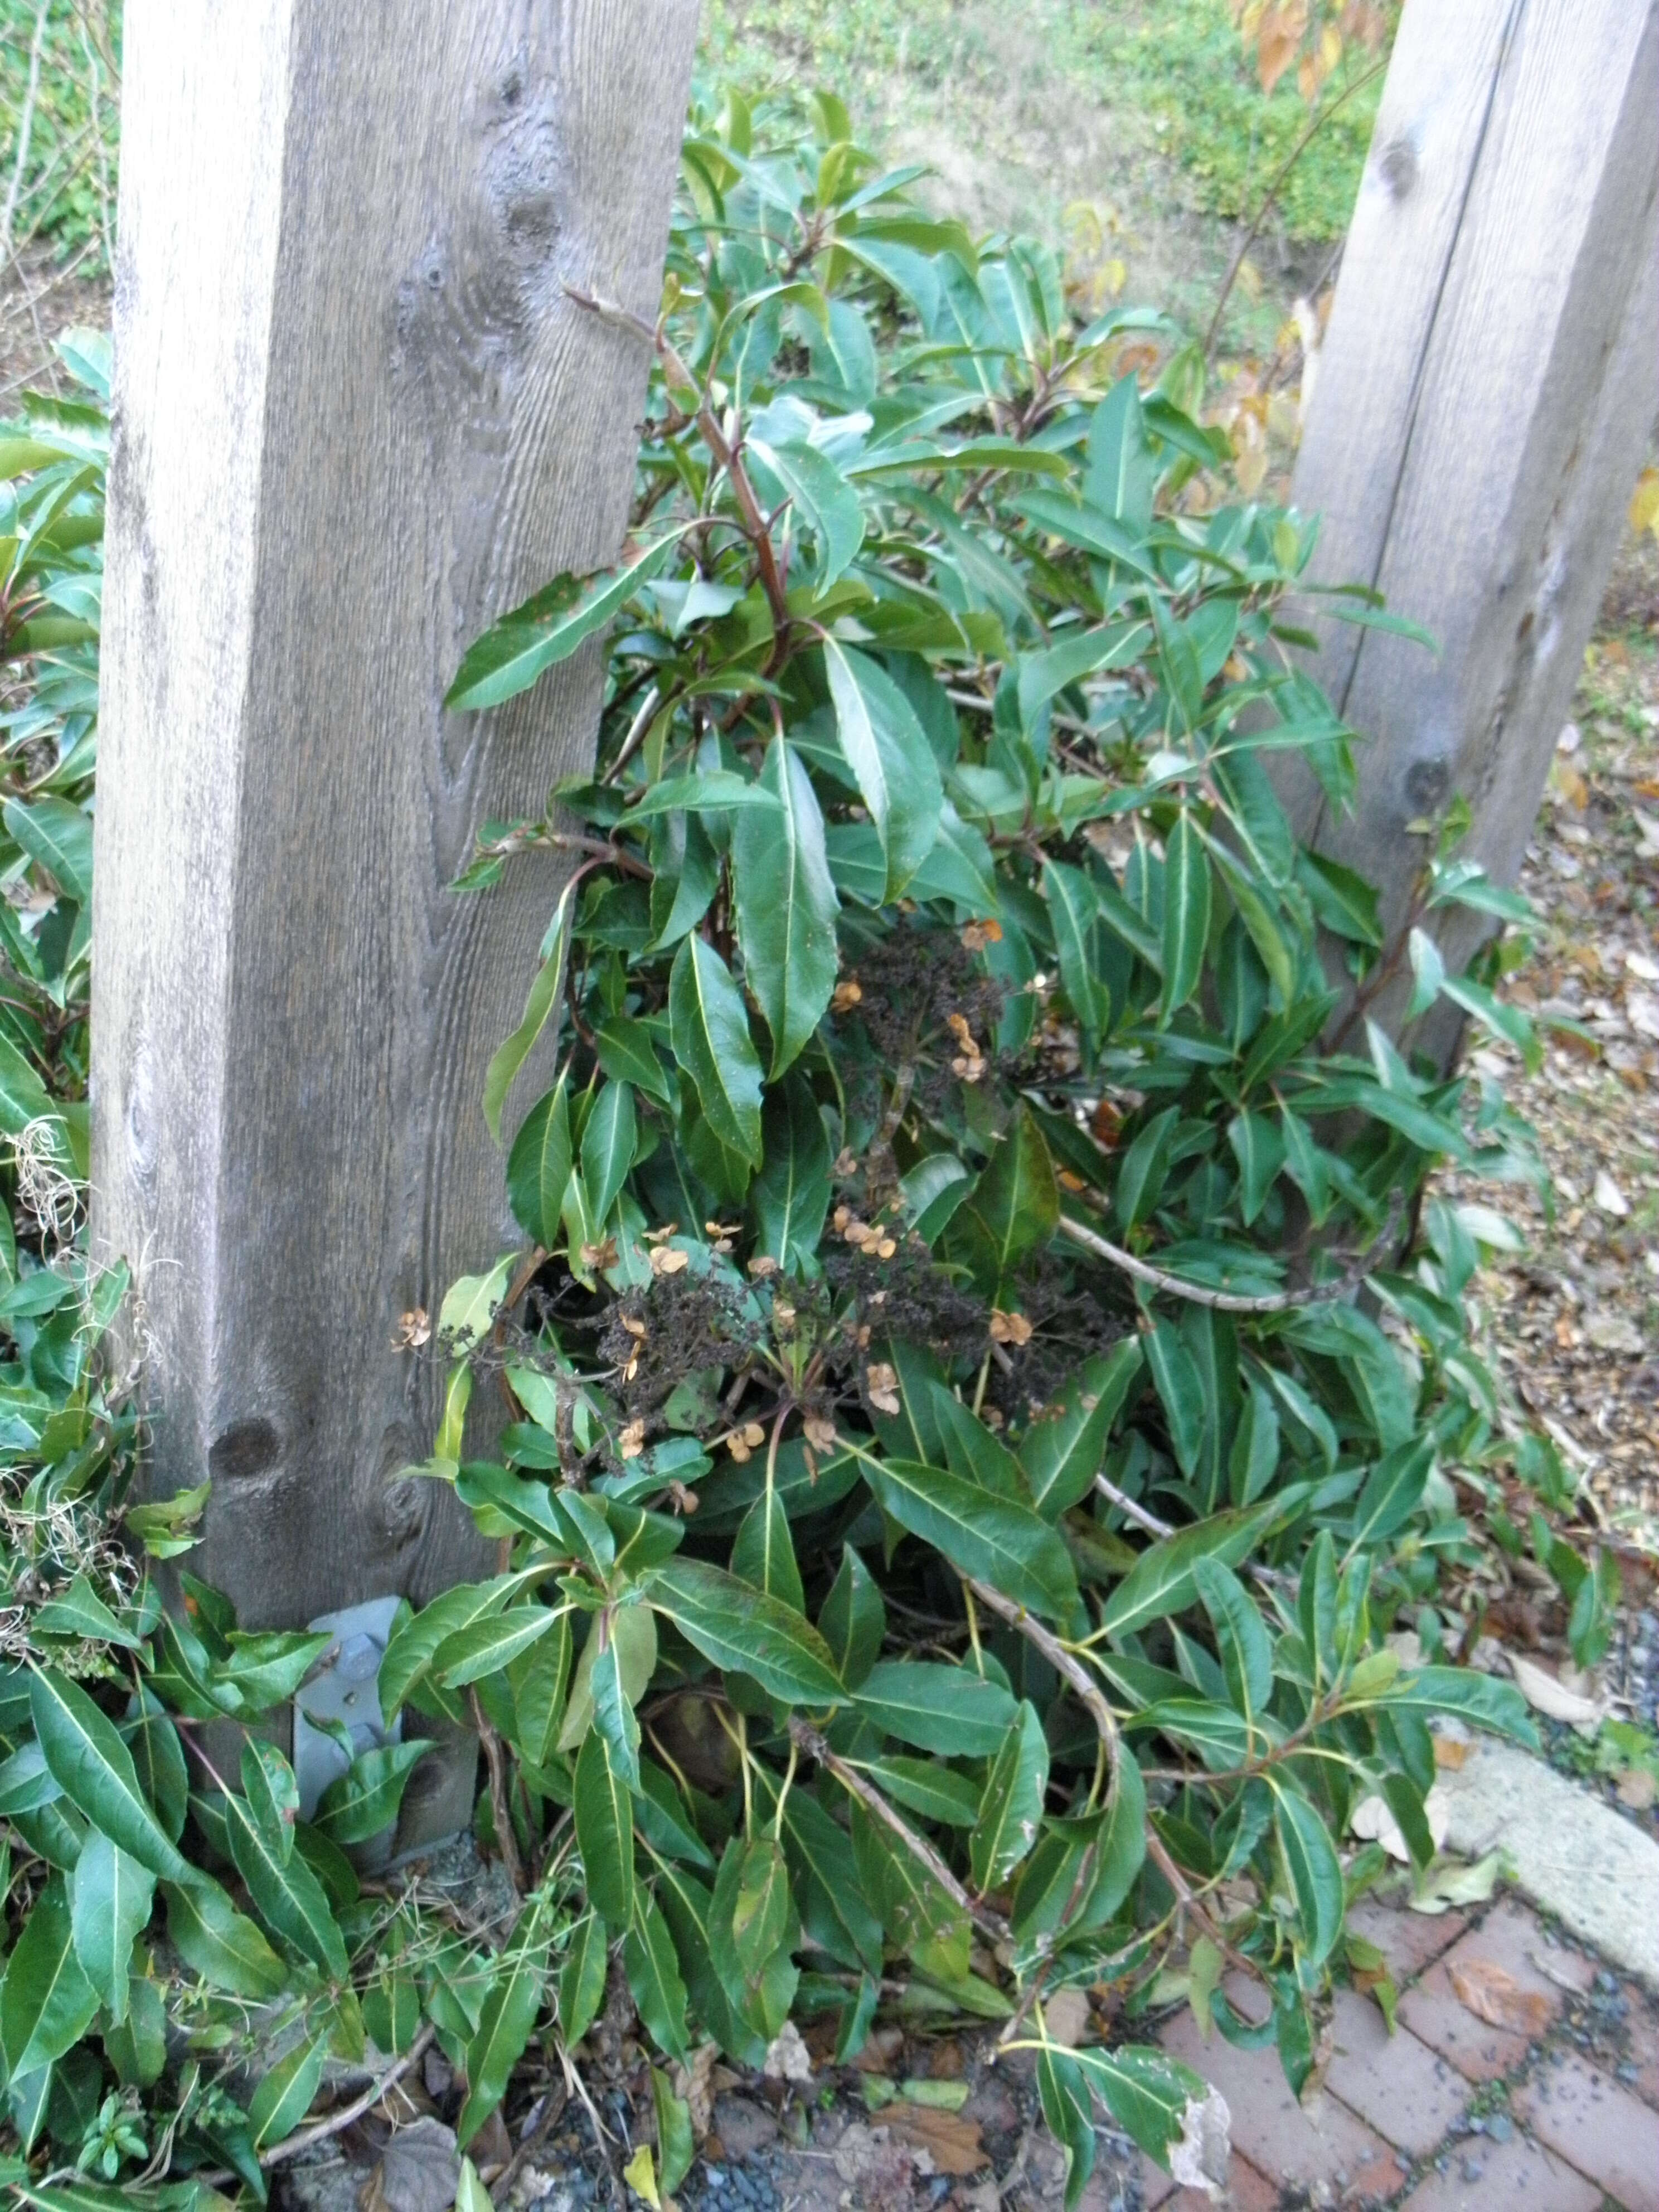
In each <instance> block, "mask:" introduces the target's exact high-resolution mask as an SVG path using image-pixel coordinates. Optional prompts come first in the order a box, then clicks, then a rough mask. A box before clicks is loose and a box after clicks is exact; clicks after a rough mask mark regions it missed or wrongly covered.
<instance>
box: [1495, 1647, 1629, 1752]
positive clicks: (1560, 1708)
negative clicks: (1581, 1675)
mask: <svg viewBox="0 0 1659 2212" xmlns="http://www.w3.org/2000/svg"><path fill="white" fill-rule="evenodd" d="M1504 1656H1506V1657H1507V1659H1508V1660H1509V1662H1510V1673H1511V1674H1513V1675H1514V1677H1515V1682H1516V1688H1517V1689H1518V1690H1519V1691H1520V1692H1521V1694H1522V1697H1523V1698H1524V1699H1526V1701H1527V1703H1528V1705H1530V1706H1531V1707H1532V1708H1533V1710H1534V1712H1540V1713H1545V1714H1547V1716H1548V1717H1549V1718H1550V1719H1551V1720H1553V1721H1565V1723H1567V1725H1568V1726H1569V1727H1570V1728H1575V1729H1580V1730H1582V1731H1583V1732H1584V1733H1585V1734H1587V1735H1595V1731H1596V1730H1597V1729H1599V1728H1600V1727H1601V1723H1602V1721H1603V1720H1604V1719H1605V1718H1606V1717H1607V1705H1606V1703H1605V1701H1604V1700H1603V1699H1601V1698H1587V1697H1585V1696H1584V1694H1583V1692H1582V1691H1579V1690H1571V1689H1569V1688H1568V1687H1567V1686H1566V1684H1565V1682H1562V1681H1560V1680H1558V1679H1557V1677H1556V1676H1555V1675H1553V1674H1551V1672H1550V1670H1549V1668H1547V1667H1541V1666H1540V1665H1539V1664H1538V1662H1537V1661H1536V1660H1534V1659H1523V1658H1522V1656H1521V1655H1520V1653H1519V1652H1518V1651H1510V1652H1508V1653H1506V1654H1505V1655H1504Z"/></svg>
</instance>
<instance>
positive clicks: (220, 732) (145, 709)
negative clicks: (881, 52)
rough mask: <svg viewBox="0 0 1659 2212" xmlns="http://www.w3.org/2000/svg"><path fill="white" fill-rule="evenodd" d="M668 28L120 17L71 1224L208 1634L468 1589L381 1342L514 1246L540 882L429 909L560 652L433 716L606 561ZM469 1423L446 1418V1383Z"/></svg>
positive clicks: (636, 357)
mask: <svg viewBox="0 0 1659 2212" xmlns="http://www.w3.org/2000/svg"><path fill="white" fill-rule="evenodd" d="M695 29H696V0H465V4H464V5H456V4H454V0H398V4H397V5H395V6H394V5H392V0H357V4H356V5H353V6H347V7H343V6H341V5H339V4H338V0H130V4H129V7H128V11H127V19H126V81H125V118H124V130H123V146H122V163H121V195H120V252H119V260H118V270H117V277H116V390H115V406H114V448H113V456H112V467H111V474H110V500H109V539H108V596H107V602H106V627H105V634H104V659H103V697H102V708H103V723H102V758H101V761H100V774H99V793H98V817H97V871H96V880H97V902H96V909H95V927H96V933H97V946H98V951H97V961H96V981H95V985H94V1014H93V1024H94V1035H95V1037H96V1039H97V1042H96V1046H95V1048H94V1137H93V1163H94V1165H93V1175H94V1231H95V1240H96V1245H97V1247H98V1249H100V1250H101V1251H102V1252H104V1253H106V1254H112V1253H120V1254H125V1255H126V1256H127V1257H128V1258H129V1259H130V1261H131V1263H132V1266H133V1267H134V1270H135V1273H136V1278H137V1293H138V1296H137V1307H136V1312H135V1317H134V1323H133V1342H134V1344H135V1346H136V1347H137V1349H138V1350H139V1351H140V1352H142V1354H143V1372H144V1392H145V1399H146V1403H147V1406H148V1409H149V1419H150V1422H151V1425H152V1433H153V1448H152V1461H153V1468H154V1474H153V1482H154V1485H155V1487H156V1488H157V1489H158V1490H160V1491H161V1492H167V1491H170V1490H171V1489H173V1487H174V1486H179V1485H183V1484H188V1483H193V1482H197V1481H199V1480H202V1478H203V1477H204V1476H206V1475H211V1476H212V1478H213V1482H214V1491H213V1497H212V1502H211V1504H210V1507H209V1509H208V1514H207V1521H206V1542H205V1544H204V1547H203V1549H202V1551H201V1552H200V1553H199V1554H197V1556H196V1557H195V1558H193V1559H191V1565H192V1567H196V1568H197V1570H198V1571H200V1572H201V1573H202V1574H203V1575H204V1576H205V1577H207V1578H208V1579H210V1581H212V1582H215V1583H218V1584H220V1585H222V1586H223V1587H224V1588H226V1589H228V1591H229V1592H230V1594H231V1595H233V1596H234V1599H235V1601H236V1602H237V1605H238V1607H239V1609H240V1616H241V1620H242V1622H243V1625H244V1626H275V1625H280V1626H294V1625H295V1624H301V1623H303V1622H305V1621H306V1620H308V1619H310V1618H311V1617H312V1616H313V1615H315V1614H317V1613H320V1612H322V1611H324V1610H325V1609H327V1608H330V1607H337V1606H339V1605H341V1604H343V1603H348V1602H350V1601H356V1600H358V1599H362V1598H367V1597H370V1596H374V1595H380V1594H383V1593H392V1592H406V1593H408V1594H409V1595H411V1596H412V1597H413V1598H415V1599H416V1601H417V1602H418V1601H422V1600H423V1599H424V1598H426V1597H428V1596H429V1595H431V1594H432V1592H433V1591H434V1590H435V1589H438V1588H441V1587H442V1586H444V1585H445V1584H446V1583H449V1582H451V1581H453V1580H455V1579H456V1578H457V1577H460V1576H463V1575H465V1574H467V1573H469V1572H476V1571H479V1570H480V1567H481V1565H483V1563H484V1562H485V1561H486V1559H487V1557H488V1554H487V1553H486V1552H485V1551H484V1550H483V1549H482V1548H481V1547H480V1545H479V1542H478V1540H477V1537H476V1536H475V1535H474V1534H473V1533H472V1530H471V1524H470V1522H468V1521H467V1519H466V1516H465V1515H464V1514H462V1513H461V1512H460V1511H459V1509H458V1508H457V1507H456V1506H455V1504H454V1501H453V1497H452V1496H451V1494H450V1493H449V1492H448V1491H447V1489H446V1488H445V1487H444V1486H442V1485H441V1484H438V1483H434V1482H426V1481H418V1480H398V1479H397V1472H398V1469H399V1468H402V1467H403V1466H404V1465H405V1464H406V1463H407V1462H410V1461H413V1460H418V1459H420V1458H422V1456H423V1455H425V1453H426V1452H427V1451H428V1449H429V1448H430V1441H431V1435H432V1426H433V1416H434V1409H435V1402H436V1396H437V1392H438V1389H439V1386H440V1383H441V1376H440V1374H439V1372H438V1370H437V1368H436V1366H435V1364H434V1361H433V1352H432V1350H431V1349H428V1352H426V1354H425V1356H424V1357H422V1355H420V1354H419V1353H416V1352H409V1351H406V1350H397V1349H394V1346H393V1338H394V1334H396V1333H397V1330H398V1316H399V1315H400V1314H402V1313H404V1312H406V1311H408V1310H411V1309H414V1308H416V1307H423V1308H426V1309H427V1310H429V1311H431V1312H434V1313H435V1311H436V1309H437V1306H438V1304H439V1301H440V1300H441V1297H442V1295H443V1292H444V1290H445V1288H446V1286H447V1283H448V1282H449V1280H450V1279H452V1278H453V1276H455V1275H457V1274H459V1273H465V1272H467V1271H470V1270H476V1269H477V1268H478V1267H481V1266H485V1265H488V1264H489V1262H490V1261H492V1260H493V1259H494V1257H495V1255H496V1253H497V1252H498V1251H500V1250H501V1249H505V1247H506V1246H507V1244H508V1243H512V1242H513V1241H516V1239H517V1232H516V1231H514V1230H513V1225H512V1223H511V1219H510V1218H509V1216H508V1215H507V1211H506V1205H505V1196H504V1189H503V1176H502V1170H501V1158H500V1155H499V1154H498V1153H497V1152H495V1149H494V1147H493V1146H492V1145H491V1143H490V1140H489V1136H488V1133H487V1132H486V1129H485V1127H484V1121H483V1114H482V1111H481V1108H480V1096H481V1092H482V1088H483V1075H484V1068H485V1065H486V1063H487V1061H488V1059H489V1054H490V1053H491V1051H492V1050H493V1049H494V1048H495V1045H496V1044H497V1043H498V1042H500V1040H501V1038H502V1036H505V1035H506V1033H507V1031H508V1030H511V1029H512V1028H513V1026H514V1024H515V1023H516V1021H517V1019H518V1017H519V1014H520V1011H521V1009H522V1003H523V998H524V994H525V990H526V984H527V981H528V979H529V977H530V976H531V975H532V973H533V970H534V963H535V955H536V947H537V945H538V940H539V939H540V937H541V934H542V932H543V930H544V927H545V925H546V922H547V920H548V918H549V915H550V912H551V910H552V907H553V905H554V902H555V900H556V893H557V888H558V882H559V880H560V876H559V871H558V869H557V868H556V866H555V865H554V864H552V863H551V862H550V863H549V865H548V866H545V867H544V868H543V869H542V870H541V872H539V874H538V870H537V868H536V866H534V865H530V866H522V865H521V866H520V867H519V868H518V869H517V870H516V871H515V872H513V876H512V878H511V880H510V882H509V884H508V886H507V888H506V889H505V890H501V891H498V892H495V894H493V895H491V896H487V897H483V898H482V899H481V898H476V897H468V896H457V895H455V894H453V893H452V892H450V891H449V890H447V889H446V885H447V884H448V882H449V881H450V879H451V878H453V876H454V875H455V874H456V872H458V870H459V868H460V867H461V866H462V865H463V864H464V863H465V860H466V859H467V858H468V856H469V854H470V851H471V842H472V839H473V836H474V833H475V831H476V829H477V827H478V825H479V824H480V823H481V822H483V820H485V819H486V818H490V817H494V818H501V817H513V816H514V815H516V814H523V813H526V812H532V813H539V812H540V811H541V810H542V808H543V806H544V803H545V800H546V795H547V791H548V787H549V785H550V782H551V781H553V780H554V779H555V778H556V777H557V776H559V775H563V774H567V773H568V772H569V771H571V770H573V769H576V768H578V767H580V765H581V764H582V763H585V762H586V761H587V760H588V759H589V758H591V751H592V744H593V740H594V733H595V729H596V726H597V718H598V711H599V690H600V683H601V677H602V655H601V652H600V649H599V646H598V644H597V642H595V643H594V644H593V645H592V647H590V648H588V649H586V651H585V652H584V653H581V654H580V655H578V656H577V658H576V659H574V660H573V661H571V662H569V663H568V664H566V665H565V666H564V667H562V668H561V669H559V670H558V671H555V673H554V674H553V675H552V676H551V677H550V678H545V679H544V681H543V683H542V684H540V685H539V686H538V689H537V690H535V691H534V693H533V694H532V695H530V696H527V697H526V698H524V699H521V700H518V701H515V702H513V703H512V704H511V705H510V706H508V707H507V708H503V709H501V710H500V711H499V712H496V713H493V714H483V715H456V714H445V713H444V712H443V711H442V708H441V703H440V702H441V699H442V696H443V694H444V691H445V689H446V687H447V684H448V682H449V680H450V679H451V678H452V677H453V674H454V671H455V669H456V666H457V665H458V663H459V658H460V654H461V652H462V650H463V648H464V647H465V645H466V644H467V643H468V642H469V641H470V640H471V638H472V636H473V635H476V633H477V631H478V630H479V629H482V628H483V626H484V625H485V624H486V623H488V622H489V620H491V619H493V618H494V617H495V616H497V615H499V614H500V613H501V612H502V611H504V610H506V609H507V608H508V607H510V606H513V605H516V604H517V603H518V602H519V601H520V600H521V599H524V598H525V597H526V596H527V595H528V594H529V593H530V592H532V590H534V589H535V588H536V587H538V586H539V585H541V584H543V583H544V582H545V581H546V580H548V579H549V578H550V576H552V575H553V574H556V572H557V571H559V570H560V569H562V568H590V567H594V566H598V565H599V564H601V563H604V562H608V561H610V560H612V559H614V558H615V556H616V555H617V550H618V548H619V545H620V544H621V540H622V538H623V531H624V528H625V525H626V519H627V513H628V507H629V493H630V489H631V485H632V481H633V467H634V459H635V445H636V436H637V424H638V421H639V417H640V416H641V410H642V404H643V395H644V389H645V380H646V371H647V349H645V348H644V347H642V346H641V342H640V340H639V338H638V337H637V336H636V335H633V334H630V333H629V332H628V331H626V330H623V329H619V328H617V327H615V326H613V325H612V324H611V323H610V322H608V321H606V320H605V319H601V318H600V317H599V316H597V315H593V314H592V313H583V312H582V311H581V310H580V309H579V308H578V307H575V306H574V304H573V303H572V301H571V300H570V299H569V297H568V294H567V291H566V289H565V288H566V287H567V286H570V287H574V288H575V289H579V290H582V291H586V292H599V293H603V294H605V295H607V296H609V297H611V298H612V299H617V300H619V301H622V302H623V303H624V304H625V305H626V306H628V307H630V308H632V309H633V310H634V311H635V313H638V314H640V315H642V316H644V317H646V318H647V319H654V316H655V313H656V311H657V303H658V297H659V285H660V280H661V270H662V258H663V250H664V242H665V236H666V229H667V220H668V210H669V204H670V199H671V191H672V186H673V179H674V175H675V171H676V166H677V162H678V149H679V142H680V135H681V129H682V125H683V119H684V109H685V100H686V94H687V87H688V83H689V78H690V62H691V50H692V44H693V40H694V35H695ZM491 1395H493V1393H492V1394H491Z"/></svg>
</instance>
